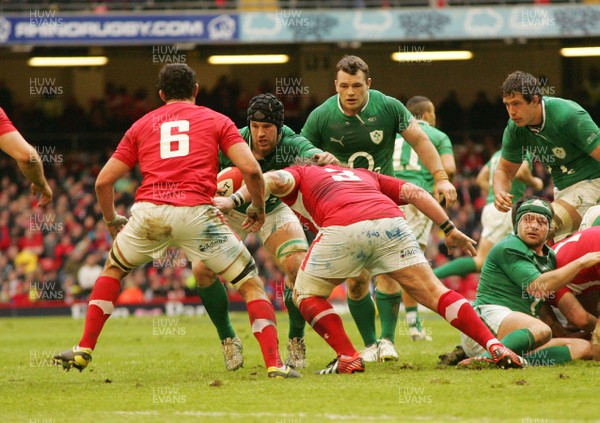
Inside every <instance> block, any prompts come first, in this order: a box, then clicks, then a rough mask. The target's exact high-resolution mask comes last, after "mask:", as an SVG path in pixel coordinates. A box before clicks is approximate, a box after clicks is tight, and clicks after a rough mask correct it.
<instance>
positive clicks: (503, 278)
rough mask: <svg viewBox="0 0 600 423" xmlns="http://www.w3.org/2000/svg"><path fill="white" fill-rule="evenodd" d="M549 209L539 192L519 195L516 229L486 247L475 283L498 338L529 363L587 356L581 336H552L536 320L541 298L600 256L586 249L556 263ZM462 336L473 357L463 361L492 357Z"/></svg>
mask: <svg viewBox="0 0 600 423" xmlns="http://www.w3.org/2000/svg"><path fill="white" fill-rule="evenodd" d="M552 218H553V212H552V209H551V207H550V205H549V204H548V203H547V202H546V201H544V200H542V199H539V198H533V199H528V200H521V201H519V202H517V203H516V204H515V206H514V208H513V215H512V220H513V225H514V231H515V234H510V235H508V236H507V237H506V238H504V239H503V240H502V241H500V242H499V243H498V244H496V245H495V246H494V247H493V248H492V249H491V251H490V253H489V255H488V257H487V259H486V260H485V263H484V265H483V269H482V270H481V279H480V282H479V286H478V288H477V297H476V299H475V302H474V304H473V305H474V308H475V311H476V312H477V313H478V314H479V316H480V317H481V319H482V320H483V321H484V322H485V323H486V324H487V326H488V327H489V328H490V329H491V330H492V331H493V332H494V333H495V334H496V335H497V336H498V338H500V339H501V340H502V343H503V344H504V345H506V346H507V347H508V348H510V349H512V350H513V351H515V352H516V353H517V354H520V355H523V356H524V358H525V359H526V360H527V362H528V363H529V364H531V365H553V364H561V363H565V362H568V361H571V360H575V359H590V358H591V357H592V348H591V344H590V343H589V342H588V341H585V340H583V339H574V338H554V339H552V330H551V329H550V327H549V326H548V325H547V324H546V323H544V322H542V321H541V320H539V318H538V317H539V314H538V313H539V311H540V308H541V306H542V303H543V301H544V299H547V298H548V297H549V296H551V295H552V294H553V293H554V292H555V291H556V290H557V289H559V288H560V287H562V286H564V285H566V284H567V283H569V282H570V281H571V280H572V279H573V278H574V277H575V276H576V275H577V274H578V273H579V272H580V271H581V270H583V269H586V268H588V267H591V266H594V265H595V264H597V263H599V262H600V253H598V252H596V253H588V254H586V255H584V256H582V257H580V258H578V259H576V260H574V261H572V262H570V263H568V264H566V265H565V266H563V267H561V268H559V269H556V270H554V269H555V268H556V257H555V254H554V251H552V250H551V249H550V248H549V247H548V246H547V245H546V239H547V237H548V234H549V232H550V224H551V222H552ZM461 336H462V346H463V348H464V350H465V353H466V354H467V355H468V356H469V357H471V358H468V359H466V360H463V361H461V362H460V363H459V366H461V367H481V366H482V365H484V366H485V365H486V363H490V362H491V361H492V359H491V357H490V356H489V355H488V354H487V353H486V352H485V351H484V350H482V349H481V348H480V347H479V346H478V345H477V342H476V340H473V339H471V338H470V337H469V336H468V335H465V334H463V335H461Z"/></svg>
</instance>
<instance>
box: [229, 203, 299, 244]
mask: <svg viewBox="0 0 600 423" xmlns="http://www.w3.org/2000/svg"><path fill="white" fill-rule="evenodd" d="M225 219H226V220H227V223H229V226H231V229H233V231H234V232H235V233H236V234H237V235H238V236H239V237H240V238H241V239H246V236H248V231H245V230H244V229H242V223H243V222H244V220H245V219H246V215H245V214H243V213H240V212H238V211H235V210H232V211H231V213H230V214H228V215H226V216H225ZM287 225H298V229H299V230H300V231H301V230H302V224H301V223H300V221H299V220H298V217H297V216H296V215H295V214H294V212H293V211H292V209H290V208H289V207H288V206H287V205H285V204H283V203H280V204H279V205H278V206H277V207H275V208H274V209H273V210H271V211H270V212H269V213H267V214H266V215H265V224H264V225H263V226H262V227H261V228H260V230H259V231H258V233H257V236H258V238H259V239H260V240H261V241H262V243H263V244H264V243H265V242H266V241H267V239H269V237H270V236H271V235H273V233H274V232H275V231H276V230H278V229H280V228H285V227H286V226H287Z"/></svg>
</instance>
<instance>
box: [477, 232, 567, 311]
mask: <svg viewBox="0 0 600 423" xmlns="http://www.w3.org/2000/svg"><path fill="white" fill-rule="evenodd" d="M543 251H544V256H542V257H540V256H538V255H537V254H535V252H534V251H533V250H532V249H530V248H529V247H527V245H525V243H524V242H523V241H521V239H520V238H519V237H518V236H516V235H514V234H509V235H507V236H506V238H504V239H503V240H502V241H500V242H499V243H497V244H496V245H494V246H493V247H492V249H491V250H490V253H489V254H488V256H487V258H486V259H485V262H484V264H483V268H482V269H481V278H480V280H479V286H478V287H477V296H476V298H475V302H474V303H473V306H478V305H484V304H492V305H501V306H505V307H508V308H510V309H511V310H513V311H520V312H522V313H525V314H529V315H530V316H534V317H537V316H538V312H539V309H540V307H541V302H542V300H540V299H539V298H535V297H532V296H530V295H529V294H528V293H527V287H528V286H529V284H530V283H531V282H533V281H534V280H535V279H537V278H538V277H539V276H540V275H541V274H542V273H545V272H547V271H549V270H554V269H555V268H556V256H555V254H554V251H552V249H550V248H549V247H548V246H547V245H544V250H543Z"/></svg>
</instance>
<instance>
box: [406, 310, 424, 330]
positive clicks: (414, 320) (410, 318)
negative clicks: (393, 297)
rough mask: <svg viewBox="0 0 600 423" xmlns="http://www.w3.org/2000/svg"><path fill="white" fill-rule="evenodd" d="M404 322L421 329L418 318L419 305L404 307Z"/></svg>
mask: <svg viewBox="0 0 600 423" xmlns="http://www.w3.org/2000/svg"><path fill="white" fill-rule="evenodd" d="M406 323H407V324H408V326H409V327H416V328H417V329H419V330H421V319H419V306H414V307H406Z"/></svg>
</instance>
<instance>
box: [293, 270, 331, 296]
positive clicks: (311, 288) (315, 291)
mask: <svg viewBox="0 0 600 423" xmlns="http://www.w3.org/2000/svg"><path fill="white" fill-rule="evenodd" d="M334 288H335V285H334V284H332V283H329V282H327V281H326V280H324V279H323V278H320V277H318V276H313V275H310V274H308V273H306V272H305V271H304V270H299V271H298V276H297V277H296V285H295V286H294V290H295V291H296V304H300V302H301V301H302V300H304V299H306V298H308V297H322V298H329V296H330V295H331V293H332V292H333V289H334Z"/></svg>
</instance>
